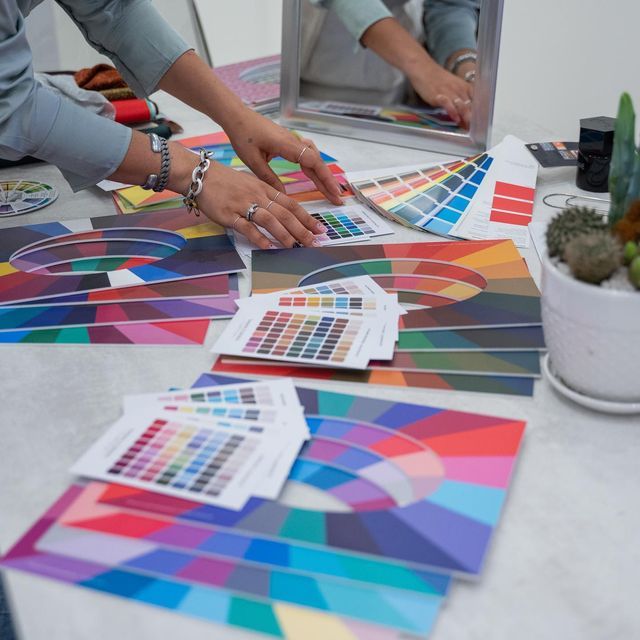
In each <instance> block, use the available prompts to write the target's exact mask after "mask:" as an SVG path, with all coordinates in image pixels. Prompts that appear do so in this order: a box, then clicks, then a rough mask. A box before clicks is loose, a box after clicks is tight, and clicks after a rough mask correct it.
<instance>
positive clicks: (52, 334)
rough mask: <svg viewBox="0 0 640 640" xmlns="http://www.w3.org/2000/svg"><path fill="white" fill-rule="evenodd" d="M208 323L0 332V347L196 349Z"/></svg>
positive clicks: (137, 324) (187, 322)
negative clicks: (27, 345) (114, 346)
mask: <svg viewBox="0 0 640 640" xmlns="http://www.w3.org/2000/svg"><path fill="white" fill-rule="evenodd" d="M210 324H211V323H210V321H209V320H178V321H175V322H153V323H145V322H141V323H134V324H116V325H104V326H102V325H101V326H94V325H91V326H84V327H72V328H68V329H35V330H34V329H22V330H17V331H0V344H56V345H61V344H74V345H85V346H88V345H93V346H97V345H131V346H140V345H149V346H196V345H202V344H204V341H205V338H206V337H207V331H208V330H209V325H210Z"/></svg>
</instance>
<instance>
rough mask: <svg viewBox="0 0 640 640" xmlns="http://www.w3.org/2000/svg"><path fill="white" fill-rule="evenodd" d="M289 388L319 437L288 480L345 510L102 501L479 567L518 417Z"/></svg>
mask: <svg viewBox="0 0 640 640" xmlns="http://www.w3.org/2000/svg"><path fill="white" fill-rule="evenodd" d="M206 380H207V381H208V382H209V383H211V376H207V378H206ZM298 395H299V397H300V401H301V403H302V404H303V405H304V407H305V415H306V417H307V421H308V424H309V427H310V429H311V431H312V435H313V437H314V438H315V437H316V434H318V437H319V438H320V440H321V446H320V448H319V449H317V450H314V446H315V445H314V444H313V443H314V442H315V440H312V444H311V445H310V446H309V449H308V450H307V451H306V452H305V454H304V455H306V456H308V458H309V462H310V463H311V464H309V465H306V464H304V463H305V457H304V455H303V457H302V459H301V462H302V465H301V468H299V469H298V470H296V471H295V472H294V476H293V481H294V482H297V483H300V482H302V483H305V484H308V485H309V486H310V487H311V488H312V489H313V490H316V491H318V490H319V491H324V492H327V493H328V494H330V496H329V497H331V498H333V499H334V501H335V499H338V500H339V501H341V502H342V505H343V507H344V510H334V511H322V510H313V509H311V508H309V507H307V508H299V507H290V506H288V505H287V504H286V503H285V502H283V501H270V500H263V499H259V498H252V499H250V500H249V502H248V503H247V504H246V505H245V507H244V508H243V509H242V510H241V511H230V510H226V509H220V508H217V507H212V506H209V505H202V504H199V503H196V502H188V501H185V500H180V499H172V498H169V499H168V498H167V497H166V496H162V495H159V494H153V493H149V492H144V491H138V490H135V489H131V490H127V491H126V494H125V495H121V496H120V497H115V498H114V499H113V500H110V503H111V504H117V505H120V506H123V507H131V508H139V509H144V510H146V511H155V512H157V513H163V514H165V515H170V516H173V517H177V518H179V519H182V520H185V521H198V522H207V523H209V524H211V525H216V526H221V527H231V528H233V529H234V530H238V531H246V532H250V533H254V534H258V535H268V536H271V537H273V538H276V539H280V540H287V541H288V540H294V541H298V542H305V543H308V544H310V545H318V546H320V547H322V548H332V549H341V550H347V551H351V552H355V553H359V554H364V555H366V556H368V557H376V558H380V557H384V558H387V559H388V560H395V561H398V562H401V563H407V564H409V565H410V566H414V567H419V568H424V569H429V568H436V569H438V570H443V571H446V572H460V573H465V574H471V575H478V574H479V573H480V571H481V568H482V564H483V560H484V558H485V554H486V552H487V549H488V546H489V542H490V540H491V536H492V533H493V531H494V529H495V527H496V526H497V524H498V520H499V516H500V512H501V508H502V504H503V502H504V499H505V497H506V492H507V489H508V487H509V482H510V478H511V474H512V470H513V467H514V464H515V461H516V457H517V454H518V449H519V446H520V443H521V440H522V436H523V433H524V427H525V425H524V423H523V422H521V421H517V420H508V419H504V418H496V417H491V416H484V415H476V414H469V413H462V412H457V411H449V410H444V409H438V408H434V407H427V406H421V405H412V404H403V403H395V402H388V401H384V400H375V399H372V398H367V397H358V396H352V395H345V394H337V393H330V392H327V391H316V390H312V389H305V388H298ZM327 442H330V443H331V445H332V446H328V445H327V444H326V443H327ZM337 445H342V447H340V446H337Z"/></svg>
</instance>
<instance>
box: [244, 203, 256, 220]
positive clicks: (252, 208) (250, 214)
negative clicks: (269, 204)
mask: <svg viewBox="0 0 640 640" xmlns="http://www.w3.org/2000/svg"><path fill="white" fill-rule="evenodd" d="M257 210H258V204H257V203H256V202H254V203H252V204H251V205H250V206H249V208H248V209H247V211H246V213H245V214H244V217H245V218H246V219H247V221H248V222H251V219H252V218H253V216H255V215H256V211H257Z"/></svg>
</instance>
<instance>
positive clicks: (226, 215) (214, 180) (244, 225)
mask: <svg viewBox="0 0 640 640" xmlns="http://www.w3.org/2000/svg"><path fill="white" fill-rule="evenodd" d="M305 155H306V154H305ZM197 200H198V208H199V209H200V211H202V212H203V213H204V214H205V215H206V216H207V217H208V218H210V219H211V220H213V221H214V222H217V223H218V224H221V225H222V226H224V227H228V228H231V229H234V230H235V231H237V232H239V233H241V234H242V235H244V236H246V237H247V238H248V239H249V240H250V241H251V242H252V243H253V244H255V245H257V246H258V247H260V248H261V249H269V248H270V247H271V246H272V244H271V241H270V240H269V239H268V238H267V237H266V236H265V235H264V234H262V233H261V232H260V230H259V229H258V226H260V227H262V228H263V229H266V230H267V231H269V233H271V235H272V236H273V237H274V238H276V239H277V240H278V241H279V242H281V243H282V245H283V246H284V247H292V246H294V245H295V244H296V243H299V244H301V245H304V246H308V247H309V246H313V245H314V242H315V235H318V234H321V233H323V232H324V231H326V228H325V227H324V225H322V224H321V223H319V222H318V221H317V220H315V218H312V217H311V216H310V215H309V214H308V213H307V212H306V211H305V210H304V209H303V208H302V207H301V206H300V205H299V204H298V203H297V202H295V201H294V200H292V199H291V198H289V197H288V196H286V195H285V194H284V193H281V191H276V190H274V188H273V187H272V186H269V185H268V184H266V183H265V182H262V181H261V180H258V178H256V177H255V176H253V175H251V174H249V173H245V172H241V171H236V170H234V169H231V168H229V167H225V166H224V165H221V164H219V163H217V162H212V163H211V166H210V168H209V170H208V171H207V173H206V175H205V178H204V184H203V189H202V192H201V193H200V195H199V196H198V198H197ZM254 203H255V204H257V205H258V208H257V209H256V211H255V213H254V214H253V217H252V221H249V220H247V218H246V215H247V211H248V209H249V208H250V207H251V205H253V204H254ZM256 225H258V226H256Z"/></svg>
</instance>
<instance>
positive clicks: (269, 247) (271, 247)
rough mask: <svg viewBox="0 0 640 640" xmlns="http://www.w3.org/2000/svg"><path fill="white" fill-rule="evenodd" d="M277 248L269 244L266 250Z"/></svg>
mask: <svg viewBox="0 0 640 640" xmlns="http://www.w3.org/2000/svg"><path fill="white" fill-rule="evenodd" d="M277 248H278V247H276V245H275V244H270V245H269V246H268V247H267V249H277Z"/></svg>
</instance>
